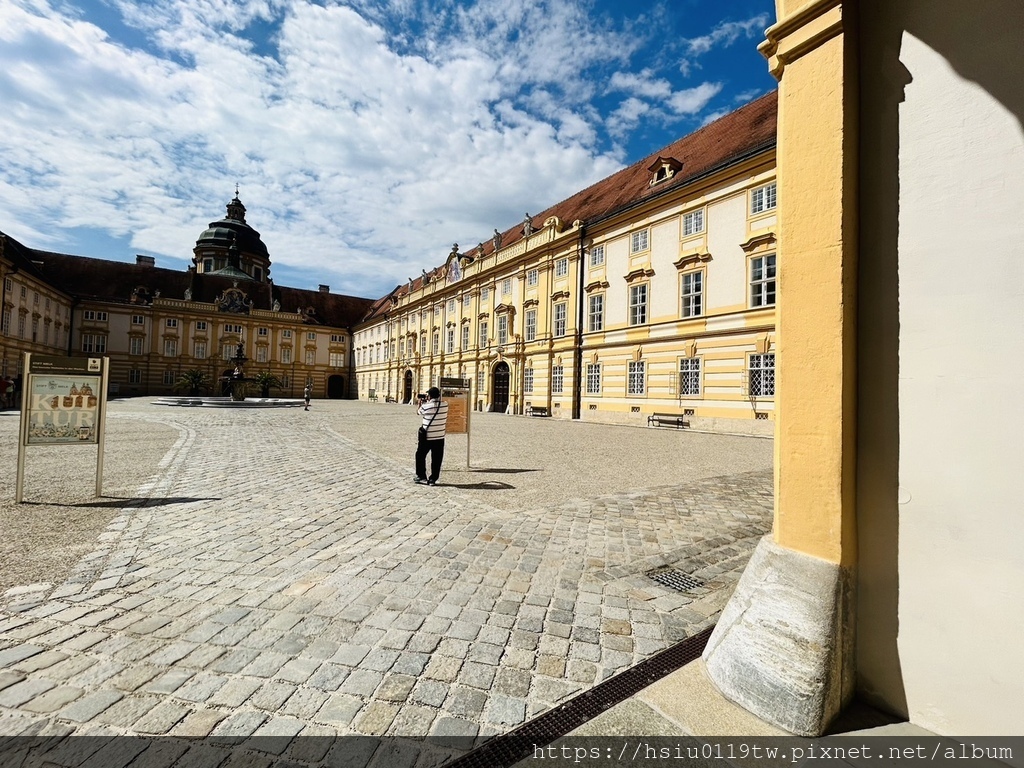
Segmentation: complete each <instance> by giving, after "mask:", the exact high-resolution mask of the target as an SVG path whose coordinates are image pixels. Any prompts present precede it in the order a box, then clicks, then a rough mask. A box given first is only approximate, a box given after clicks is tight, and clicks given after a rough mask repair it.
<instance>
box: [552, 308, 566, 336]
mask: <svg viewBox="0 0 1024 768" xmlns="http://www.w3.org/2000/svg"><path fill="white" fill-rule="evenodd" d="M568 317H569V305H568V303H567V302H564V301H560V302H558V303H557V304H555V306H554V307H552V310H551V333H552V335H553V336H554V337H555V338H558V337H561V336H565V333H566V326H567V323H568Z"/></svg>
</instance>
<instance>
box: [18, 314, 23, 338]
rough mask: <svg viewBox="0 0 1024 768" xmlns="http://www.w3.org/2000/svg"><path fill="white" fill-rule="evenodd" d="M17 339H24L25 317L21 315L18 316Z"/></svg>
mask: <svg viewBox="0 0 1024 768" xmlns="http://www.w3.org/2000/svg"><path fill="white" fill-rule="evenodd" d="M18 338H19V339H24V338H25V316H24V315H21V314H19V315H18Z"/></svg>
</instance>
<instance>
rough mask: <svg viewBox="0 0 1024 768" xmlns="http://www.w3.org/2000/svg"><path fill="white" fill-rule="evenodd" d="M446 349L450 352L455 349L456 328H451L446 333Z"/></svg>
mask: <svg viewBox="0 0 1024 768" xmlns="http://www.w3.org/2000/svg"><path fill="white" fill-rule="evenodd" d="M444 343H445V350H446V351H447V352H448V353H449V354H450V353H452V352H454V351H455V329H454V328H449V329H448V330H447V332H446V333H445V340H444Z"/></svg>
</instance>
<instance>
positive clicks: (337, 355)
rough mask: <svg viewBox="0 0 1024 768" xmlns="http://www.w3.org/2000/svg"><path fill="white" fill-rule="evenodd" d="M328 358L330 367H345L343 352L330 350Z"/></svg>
mask: <svg viewBox="0 0 1024 768" xmlns="http://www.w3.org/2000/svg"><path fill="white" fill-rule="evenodd" d="M328 357H329V358H330V359H329V360H328V364H329V365H330V366H331V368H344V367H345V353H344V352H331V353H330V355H328Z"/></svg>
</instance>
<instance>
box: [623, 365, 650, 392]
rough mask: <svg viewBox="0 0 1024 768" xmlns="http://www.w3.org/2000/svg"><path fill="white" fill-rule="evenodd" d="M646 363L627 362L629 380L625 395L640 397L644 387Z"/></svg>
mask: <svg viewBox="0 0 1024 768" xmlns="http://www.w3.org/2000/svg"><path fill="white" fill-rule="evenodd" d="M646 373H647V363H645V362H643V361H635V360H630V361H629V380H628V382H627V384H626V394H627V395H642V394H643V393H644V392H645V391H646V390H645V385H646V378H647V377H646Z"/></svg>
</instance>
